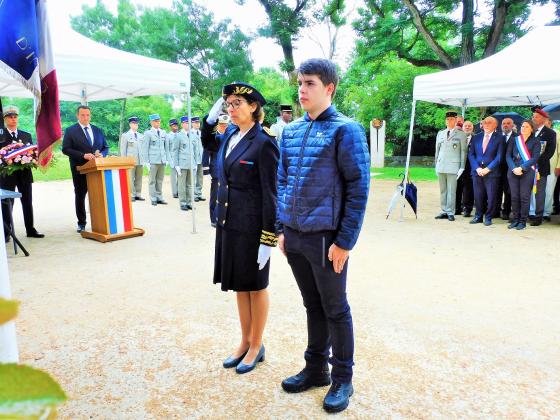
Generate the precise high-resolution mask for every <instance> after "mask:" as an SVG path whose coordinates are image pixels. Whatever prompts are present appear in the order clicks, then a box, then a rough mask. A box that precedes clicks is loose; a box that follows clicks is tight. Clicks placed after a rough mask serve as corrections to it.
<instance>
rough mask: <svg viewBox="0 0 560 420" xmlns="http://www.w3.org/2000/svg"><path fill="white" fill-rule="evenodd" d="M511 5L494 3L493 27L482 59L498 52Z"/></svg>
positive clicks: (505, 2)
mask: <svg viewBox="0 0 560 420" xmlns="http://www.w3.org/2000/svg"><path fill="white" fill-rule="evenodd" d="M508 8H509V4H508V3H507V1H506V0H496V1H495V3H494V10H492V25H491V26H490V31H489V32H488V39H487V40H486V47H485V48H484V54H483V55H482V58H486V57H490V56H491V55H492V54H494V53H495V52H496V49H497V48H498V43H499V42H500V38H501V37H502V33H503V31H504V26H505V23H506V17H507V12H508Z"/></svg>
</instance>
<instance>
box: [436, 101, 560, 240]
mask: <svg viewBox="0 0 560 420" xmlns="http://www.w3.org/2000/svg"><path fill="white" fill-rule="evenodd" d="M532 111H533V116H532V119H531V120H524V121H523V123H522V125H521V127H516V125H515V124H514V121H513V120H512V119H511V118H504V119H503V120H502V121H501V127H498V125H499V122H498V120H497V119H496V118H494V117H492V116H489V117H486V118H484V119H483V120H482V122H481V123H480V125H479V127H475V125H474V124H473V123H472V122H471V121H468V120H467V121H463V118H462V117H460V116H458V115H457V112H455V111H449V112H447V113H446V119H445V122H446V128H445V129H444V130H441V131H440V132H438V135H437V138H436V153H435V166H436V173H437V175H438V180H439V185H440V201H441V210H442V211H441V213H440V214H438V215H437V216H436V219H440V220H443V219H446V220H449V221H454V220H455V216H456V215H461V214H462V215H463V216H464V217H470V216H471V213H472V211H473V209H474V210H475V215H474V217H473V219H472V220H471V221H470V223H471V224H477V223H483V224H484V225H486V226H490V225H492V219H493V218H502V219H503V220H507V221H509V225H508V228H510V229H514V228H515V229H517V230H522V229H524V228H525V227H526V225H527V223H530V225H531V226H540V225H541V224H542V223H543V221H551V215H555V214H559V213H560V208H559V204H558V194H559V190H558V188H556V184H557V182H556V181H557V178H558V176H559V175H560V148H559V147H557V140H556V139H557V135H558V132H557V131H555V130H553V129H552V119H551V118H550V116H549V115H548V114H547V113H546V112H545V111H544V110H543V109H542V108H541V107H538V106H536V107H533V108H532ZM477 128H479V130H478V132H476V129H477Z"/></svg>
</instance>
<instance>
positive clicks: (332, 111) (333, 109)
mask: <svg viewBox="0 0 560 420" xmlns="http://www.w3.org/2000/svg"><path fill="white" fill-rule="evenodd" d="M334 114H336V107H335V106H334V105H331V106H329V107H328V108H327V109H325V110H324V111H323V112H322V113H321V114H320V115H319V116H318V117H317V118H316V119H315V121H324V120H328V119H329V118H330V117H332V116H333V115H334ZM303 118H304V119H305V121H313V120H311V118H310V117H309V114H308V113H307V112H306V113H305V115H304V116H303Z"/></svg>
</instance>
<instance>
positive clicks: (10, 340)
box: [0, 211, 19, 363]
mask: <svg viewBox="0 0 560 420" xmlns="http://www.w3.org/2000/svg"><path fill="white" fill-rule="evenodd" d="M1 213H2V212H1V211H0V214H1ZM0 238H4V224H3V223H0ZM0 297H2V298H4V299H11V298H12V292H11V289H10V277H9V274H8V256H7V255H6V247H5V246H4V244H2V246H0ZM18 362H19V355H18V347H17V340H16V326H15V323H14V321H11V322H8V323H7V324H4V325H1V326H0V363H18Z"/></svg>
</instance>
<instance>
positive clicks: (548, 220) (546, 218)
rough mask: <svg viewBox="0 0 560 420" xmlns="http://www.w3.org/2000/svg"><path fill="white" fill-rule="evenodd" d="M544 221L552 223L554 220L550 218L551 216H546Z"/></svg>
mask: <svg viewBox="0 0 560 420" xmlns="http://www.w3.org/2000/svg"><path fill="white" fill-rule="evenodd" d="M543 220H546V221H547V222H550V221H551V220H552V219H551V218H550V216H544V217H543Z"/></svg>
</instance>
